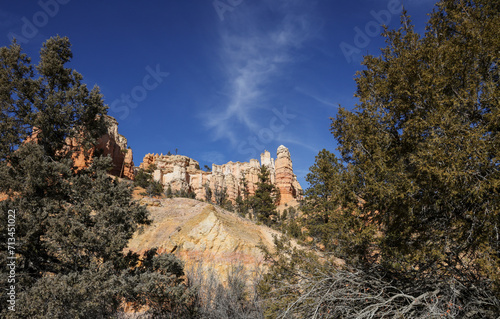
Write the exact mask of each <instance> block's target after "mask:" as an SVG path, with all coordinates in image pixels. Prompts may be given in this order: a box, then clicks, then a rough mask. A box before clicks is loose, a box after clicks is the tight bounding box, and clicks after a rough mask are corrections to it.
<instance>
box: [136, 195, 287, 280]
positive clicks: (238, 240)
mask: <svg viewBox="0 0 500 319" xmlns="http://www.w3.org/2000/svg"><path fill="white" fill-rule="evenodd" d="M141 202H142V203H143V204H146V205H148V211H149V212H150V217H151V219H152V220H153V222H152V224H151V225H149V226H145V227H144V230H143V231H142V232H137V233H136V234H135V235H134V237H133V238H132V239H131V240H130V242H129V245H128V249H129V250H131V251H134V252H138V253H143V252H144V251H146V250H147V249H150V248H153V247H156V248H157V249H158V252H159V253H164V252H166V253H174V254H175V255H177V256H178V257H180V258H181V259H182V260H184V261H185V262H186V263H187V265H188V266H192V265H194V264H196V263H203V265H204V266H206V267H213V268H215V269H217V270H218V271H219V272H220V273H224V270H227V269H228V267H231V265H236V264H241V265H244V266H247V267H250V268H255V267H259V266H260V265H262V263H263V262H264V258H263V257H264V256H263V253H262V251H261V249H260V248H259V246H260V245H263V246H265V247H267V248H268V249H271V250H272V249H273V247H274V241H273V236H278V235H280V233H279V232H277V231H275V230H272V229H270V228H268V227H265V226H262V225H256V224H255V223H253V222H252V221H250V220H248V219H244V218H241V217H239V216H237V215H236V214H234V213H231V212H228V211H225V210H223V209H221V208H220V207H216V206H213V205H211V204H208V203H205V202H200V201H197V200H193V199H187V198H171V199H160V200H158V199H156V200H155V199H149V198H144V199H143V200H142V201H141Z"/></svg>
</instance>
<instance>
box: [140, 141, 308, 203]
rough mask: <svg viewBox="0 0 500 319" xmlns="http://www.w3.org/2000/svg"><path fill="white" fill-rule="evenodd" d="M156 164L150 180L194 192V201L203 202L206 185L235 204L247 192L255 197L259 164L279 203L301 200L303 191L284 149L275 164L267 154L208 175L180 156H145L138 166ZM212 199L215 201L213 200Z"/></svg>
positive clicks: (196, 163) (218, 166)
mask: <svg viewBox="0 0 500 319" xmlns="http://www.w3.org/2000/svg"><path fill="white" fill-rule="evenodd" d="M152 164H155V165H156V168H157V169H156V171H155V172H154V174H153V178H154V180H156V181H159V182H161V183H162V184H163V185H164V187H165V188H168V187H170V188H171V189H172V191H174V192H175V191H180V190H184V191H186V192H193V193H195V195H196V198H198V199H201V200H205V199H206V198H205V197H206V192H205V187H206V185H208V186H209V187H210V189H211V190H212V193H214V191H215V190H217V189H223V188H225V189H226V193H227V196H228V199H229V200H230V201H232V202H233V203H234V202H235V200H236V198H237V197H238V196H241V197H242V198H244V194H245V187H244V181H245V182H246V190H247V191H248V193H249V195H250V196H251V195H253V194H255V190H256V189H257V183H258V181H259V172H260V167H261V165H266V166H267V167H268V169H269V171H270V177H271V182H272V183H274V184H275V185H276V186H277V187H278V189H279V190H280V193H281V200H280V204H286V203H289V202H291V201H293V200H298V199H300V198H301V192H302V188H301V187H300V184H299V183H298V181H297V178H296V176H295V175H294V174H293V168H292V160H291V158H290V152H289V151H288V149H287V148H286V147H284V146H280V147H279V148H278V158H277V160H276V163H275V161H274V159H273V158H271V155H270V153H269V152H268V151H265V152H264V153H262V154H261V161H260V162H259V161H258V160H256V159H251V160H250V161H249V162H244V163H241V162H236V163H234V162H229V163H226V164H223V165H215V164H213V165H212V171H211V172H205V171H202V170H200V168H199V163H198V162H197V161H195V160H193V159H191V158H189V157H186V156H182V155H163V154H162V155H158V154H156V155H153V154H147V155H146V156H145V157H144V160H143V162H142V163H141V165H140V167H141V168H143V169H147V168H148V167H149V166H150V165H152ZM212 200H215V198H214V197H212Z"/></svg>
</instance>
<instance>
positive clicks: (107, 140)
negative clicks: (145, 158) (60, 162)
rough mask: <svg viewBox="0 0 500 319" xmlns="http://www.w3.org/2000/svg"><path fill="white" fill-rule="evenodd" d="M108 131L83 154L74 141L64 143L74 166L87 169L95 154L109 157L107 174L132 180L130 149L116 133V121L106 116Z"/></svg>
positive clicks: (125, 141) (132, 159)
mask: <svg viewBox="0 0 500 319" xmlns="http://www.w3.org/2000/svg"><path fill="white" fill-rule="evenodd" d="M106 122H107V123H108V131H107V132H106V134H104V135H103V136H101V137H100V138H99V140H98V144H97V146H96V147H94V148H92V149H90V150H89V151H88V152H84V151H83V149H82V148H81V146H80V145H79V144H78V143H77V142H76V140H75V139H68V140H67V141H66V143H67V145H68V148H69V149H71V150H73V151H74V153H73V155H72V158H73V161H74V166H75V167H76V168H77V169H82V168H85V167H88V166H89V165H90V162H91V161H92V157H93V156H95V155H97V154H102V155H104V156H110V157H111V159H112V160H113V168H112V169H111V171H110V172H109V173H110V174H111V175H114V176H118V177H125V178H128V179H131V180H133V179H134V157H133V153H132V149H131V148H129V147H128V145H127V139H126V138H125V137H124V136H123V135H121V134H119V133H118V121H117V120H116V119H115V118H113V117H111V116H109V115H106Z"/></svg>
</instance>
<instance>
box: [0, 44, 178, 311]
mask: <svg viewBox="0 0 500 319" xmlns="http://www.w3.org/2000/svg"><path fill="white" fill-rule="evenodd" d="M71 58H72V53H71V50H70V43H69V40H68V39H67V38H61V37H55V38H51V39H49V40H47V42H46V43H45V44H44V45H43V48H42V50H41V52H40V62H39V64H38V65H37V66H36V67H34V66H32V65H31V61H30V59H29V58H28V57H27V56H26V55H25V54H23V53H22V51H21V48H20V46H19V45H17V44H16V43H15V42H14V43H13V44H12V45H11V46H10V47H3V48H0V108H1V112H0V116H1V121H0V127H1V129H2V133H0V193H2V194H4V195H6V196H7V199H5V200H3V201H1V202H0V215H1V216H0V218H1V219H2V220H3V221H7V214H8V211H9V210H15V212H16V220H15V232H14V233H13V234H12V237H14V238H15V240H16V245H15V253H16V254H15V256H16V258H17V259H16V261H15V262H16V267H15V272H16V276H15V282H11V283H7V280H8V279H7V278H8V277H7V275H8V273H7V272H8V271H9V269H7V268H6V267H2V268H1V270H0V271H1V274H2V276H1V279H0V281H1V285H2V287H6V286H7V285H9V286H10V285H15V288H16V298H17V304H16V309H15V310H16V311H15V312H13V311H9V310H8V309H7V306H8V304H7V302H6V294H2V295H1V296H0V313H1V316H2V317H23V318H70V317H71V318H90V317H92V318H103V317H109V316H112V315H115V314H116V311H117V309H118V308H119V306H120V303H121V302H122V301H123V300H124V299H123V298H129V297H130V296H135V297H137V294H135V295H134V293H133V292H130V289H129V288H127V285H125V284H124V283H125V282H127V280H132V279H134V278H135V279H134V280H138V281H141V280H142V279H141V276H139V275H138V274H137V273H135V271H134V269H136V268H137V267H138V265H139V264H141V263H142V262H141V260H142V261H143V260H144V259H141V257H140V256H138V255H136V254H127V255H125V254H124V248H125V247H126V245H127V242H128V240H129V239H130V238H131V237H132V235H133V233H134V232H135V231H136V230H137V229H138V227H140V226H141V225H145V224H147V223H148V222H149V219H148V214H147V211H146V209H145V207H143V206H139V205H138V204H137V203H135V202H133V201H131V192H132V190H131V188H130V186H128V185H127V184H125V183H120V182H118V181H116V180H115V179H113V178H111V177H109V176H108V174H107V171H108V170H109V168H110V166H111V159H110V158H97V157H96V158H94V159H93V161H92V164H91V165H90V167H88V168H85V169H76V168H75V167H74V165H73V161H72V158H71V156H72V154H71V152H69V151H68V149H67V147H66V143H67V139H68V138H73V139H74V140H76V141H77V142H78V144H80V145H82V147H83V148H84V150H89V149H90V148H91V147H93V146H95V145H96V141H97V139H98V138H99V137H100V136H102V134H103V133H104V132H106V122H105V121H104V118H105V115H106V111H107V107H106V106H105V105H104V103H103V100H102V96H101V94H100V93H99V89H98V88H97V87H94V88H93V89H92V90H88V88H87V86H86V85H85V84H83V83H82V76H81V75H80V74H79V73H77V72H76V71H74V70H72V69H70V68H67V67H66V66H65V65H66V64H67V63H68V62H69V61H70V59H71ZM8 236H10V235H9V233H8V232H7V223H6V222H1V223H0V241H1V244H0V262H1V264H2V265H6V264H7V262H6V261H7V253H8V251H7V247H6V243H7V237H8ZM158 258H160V257H158ZM148 271H149V272H151V273H156V274H157V276H163V279H162V280H164V283H168V282H170V281H169V279H168V278H169V277H170V274H162V273H158V271H157V269H155V268H151V269H149V270H148ZM144 280H146V281H147V278H144ZM143 282H144V281H143ZM158 285H162V284H161V283H158ZM172 285H174V286H177V285H178V282H175V283H172ZM179 288H180V289H181V286H179ZM181 290H182V289H181ZM127 291H128V292H127ZM151 297H152V298H153V297H154V296H151ZM130 298H132V297H130ZM132 299H133V298H132Z"/></svg>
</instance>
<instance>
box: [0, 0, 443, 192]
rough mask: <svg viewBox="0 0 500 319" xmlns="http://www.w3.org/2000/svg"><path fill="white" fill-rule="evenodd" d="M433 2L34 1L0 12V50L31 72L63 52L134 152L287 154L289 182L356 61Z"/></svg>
mask: <svg viewBox="0 0 500 319" xmlns="http://www.w3.org/2000/svg"><path fill="white" fill-rule="evenodd" d="M435 2H436V1H434V0H406V1H402V0H359V1H333V0H216V1H213V0H189V1H186V0H185V1H181V0H177V1H174V0H163V1H160V0H151V1H143V2H139V1H128V0H121V1H96V0H86V1H83V0H41V1H23V0H21V1H4V2H3V3H2V4H0V46H5V45H8V44H9V43H10V39H11V38H12V36H16V37H17V38H18V42H20V43H21V45H22V47H23V48H24V51H25V52H26V53H27V54H28V55H29V56H31V57H32V58H33V59H34V60H35V61H37V60H38V52H39V50H40V48H41V45H42V43H43V42H44V40H45V39H47V38H49V37H51V36H54V35H57V34H59V35H61V36H67V37H69V39H70V41H71V43H72V51H73V55H74V57H73V60H72V61H71V63H70V66H71V67H72V68H74V69H76V70H77V71H78V72H80V73H81V74H82V75H83V76H84V82H85V83H87V84H88V86H89V87H92V86H93V85H95V84H97V85H98V86H99V87H100V88H101V92H102V93H103V95H104V98H105V102H106V103H107V104H108V105H109V106H110V110H109V114H110V115H112V116H114V117H116V118H117V119H118V121H119V132H120V133H121V134H123V135H124V136H125V137H126V138H127V139H128V143H129V145H130V146H131V147H132V149H133V151H134V162H135V164H136V165H139V163H140V162H141V161H142V158H143V157H144V155H145V154H146V153H164V154H166V153H167V152H168V151H171V152H172V153H175V150H176V149H178V154H182V155H186V156H189V157H191V158H194V159H196V160H197V161H199V162H200V165H201V167H203V166H204V165H209V166H210V165H211V164H212V163H216V164H223V163H226V162H228V161H233V162H234V161H248V160H250V158H260V153H261V152H263V151H264V149H267V150H269V151H270V152H271V154H272V156H273V157H275V156H276V149H277V148H278V146H279V145H281V144H283V145H285V146H287V147H288V148H289V149H290V152H291V155H292V161H293V166H294V171H295V174H297V176H298V178H299V181H300V182H301V184H302V186H303V187H304V188H305V187H307V184H306V182H305V179H304V178H305V175H306V174H307V172H308V169H309V167H310V166H311V165H313V164H314V157H315V156H316V155H317V153H318V152H319V151H320V150H321V149H323V148H326V149H328V150H330V151H334V150H335V148H336V147H337V146H336V143H335V140H334V138H333V136H332V135H331V134H330V132H329V128H330V117H334V116H335V115H336V113H337V109H338V106H339V105H341V106H343V107H345V108H348V109H352V108H353V107H354V105H355V103H356V100H355V99H354V97H353V94H354V92H355V90H356V86H355V82H354V74H355V72H356V71H357V70H360V69H362V66H361V65H360V62H361V59H362V55H364V54H367V53H369V54H374V55H378V54H379V52H380V47H382V46H383V45H384V40H383V39H382V38H381V37H380V36H378V35H377V34H378V33H380V31H381V28H380V24H382V23H384V24H388V25H389V27H390V28H397V27H398V26H399V13H400V11H401V6H402V4H404V6H405V8H406V9H407V11H408V12H409V14H410V16H411V17H412V19H413V22H414V24H415V25H416V29H417V30H418V31H419V32H421V33H423V31H424V27H425V23H426V21H427V14H428V13H429V12H431V11H432V9H433V7H434V5H435Z"/></svg>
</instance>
